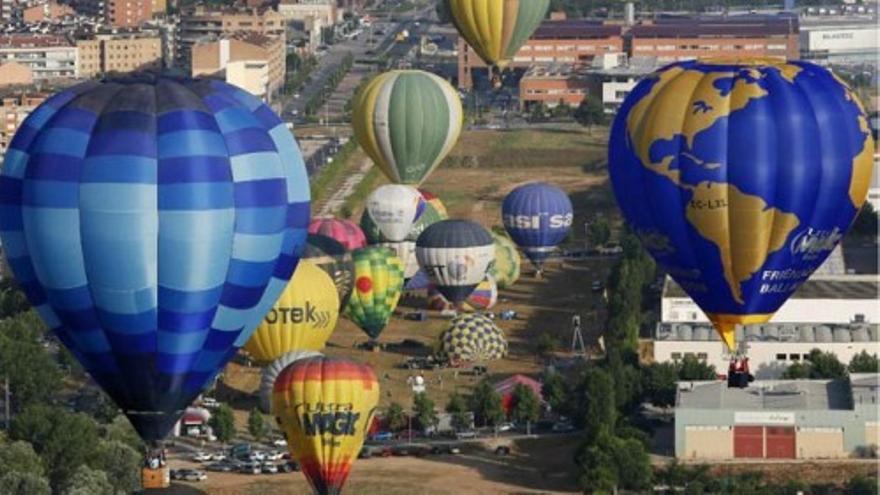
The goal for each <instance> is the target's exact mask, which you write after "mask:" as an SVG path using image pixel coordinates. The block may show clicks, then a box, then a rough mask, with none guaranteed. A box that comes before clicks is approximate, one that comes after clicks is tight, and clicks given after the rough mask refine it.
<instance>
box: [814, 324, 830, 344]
mask: <svg viewBox="0 0 880 495" xmlns="http://www.w3.org/2000/svg"><path fill="white" fill-rule="evenodd" d="M832 341H833V339H832V337H831V328H829V327H826V326H825V325H819V326H818V327H816V342H819V343H822V344H829V343H831V342H832Z"/></svg>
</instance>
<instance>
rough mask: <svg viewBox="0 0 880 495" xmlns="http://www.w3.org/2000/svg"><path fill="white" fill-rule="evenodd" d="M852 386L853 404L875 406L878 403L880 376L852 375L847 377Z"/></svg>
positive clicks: (879, 399) (879, 398) (873, 374)
mask: <svg viewBox="0 0 880 495" xmlns="http://www.w3.org/2000/svg"><path fill="white" fill-rule="evenodd" d="M849 381H850V383H851V384H852V395H853V404H855V405H860V404H866V405H870V404H875V405H876V404H877V403H878V402H880V393H878V391H880V375H878V374H876V373H853V374H851V375H849Z"/></svg>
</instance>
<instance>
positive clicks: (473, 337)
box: [440, 313, 507, 361]
mask: <svg viewBox="0 0 880 495" xmlns="http://www.w3.org/2000/svg"><path fill="white" fill-rule="evenodd" d="M440 352H441V353H442V354H445V355H446V356H447V357H448V358H449V359H450V360H452V361H488V360H494V359H501V358H503V357H504V356H506V355H507V340H506V339H505V338H504V332H503V331H501V329H500V328H498V326H496V325H495V322H494V321H492V320H491V319H490V318H489V317H488V316H486V315H484V314H480V313H472V314H464V315H459V316H456V317H455V318H453V319H452V323H451V324H450V326H449V328H447V329H446V330H445V331H444V332H443V333H442V334H440Z"/></svg>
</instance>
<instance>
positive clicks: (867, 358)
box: [849, 350, 880, 373]
mask: <svg viewBox="0 0 880 495" xmlns="http://www.w3.org/2000/svg"><path fill="white" fill-rule="evenodd" d="M849 372H850V373H877V372H880V360H878V359H877V355H876V354H868V351H865V350H863V351H862V352H860V353H858V354H856V355H855V356H853V358H852V360H850V362H849Z"/></svg>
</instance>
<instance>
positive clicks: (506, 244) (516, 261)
mask: <svg viewBox="0 0 880 495" xmlns="http://www.w3.org/2000/svg"><path fill="white" fill-rule="evenodd" d="M492 239H493V240H494V241H495V263H493V264H492V267H491V268H490V269H489V274H490V275H492V277H493V278H494V279H495V283H496V284H498V288H499V289H505V288H507V287H510V286H511V285H513V284H514V283H516V281H517V280H519V271H520V264H521V263H522V261H521V260H520V257H519V251H517V250H516V245H515V244H514V243H513V241H511V240H510V239H509V238H508V237H507V236H503V235H499V234H496V233H494V232H493V233H492Z"/></svg>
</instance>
